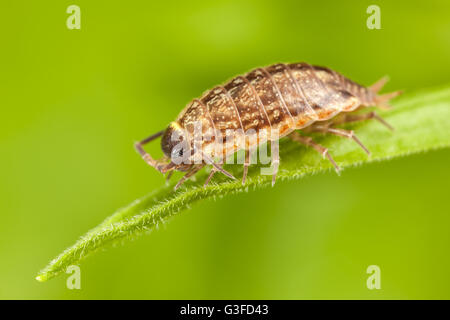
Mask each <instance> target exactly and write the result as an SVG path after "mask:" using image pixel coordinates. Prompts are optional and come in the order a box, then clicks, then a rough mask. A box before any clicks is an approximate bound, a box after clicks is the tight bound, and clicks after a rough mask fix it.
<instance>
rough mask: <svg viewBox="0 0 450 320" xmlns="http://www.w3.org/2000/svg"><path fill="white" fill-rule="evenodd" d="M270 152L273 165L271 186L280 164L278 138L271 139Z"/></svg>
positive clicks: (273, 183)
mask: <svg viewBox="0 0 450 320" xmlns="http://www.w3.org/2000/svg"><path fill="white" fill-rule="evenodd" d="M270 154H271V156H272V166H273V174H272V187H273V186H274V185H275V180H276V178H277V173H278V167H279V166H280V154H279V145H278V140H277V141H275V142H274V141H272V142H271V143H270Z"/></svg>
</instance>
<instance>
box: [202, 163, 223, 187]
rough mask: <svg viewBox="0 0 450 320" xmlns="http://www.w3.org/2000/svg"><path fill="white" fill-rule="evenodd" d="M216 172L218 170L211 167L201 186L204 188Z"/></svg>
mask: <svg viewBox="0 0 450 320" xmlns="http://www.w3.org/2000/svg"><path fill="white" fill-rule="evenodd" d="M219 164H222V163H219ZM217 171H219V170H217V169H216V167H214V166H213V167H212V168H211V172H210V173H209V176H208V178H206V180H205V183H204V184H203V186H204V187H206V186H207V185H208V184H209V182H210V181H211V179H212V177H213V176H214V174H215V173H216V172H217Z"/></svg>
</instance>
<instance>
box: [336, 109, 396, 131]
mask: <svg viewBox="0 0 450 320" xmlns="http://www.w3.org/2000/svg"><path fill="white" fill-rule="evenodd" d="M369 119H375V120H377V121H378V122H380V123H381V124H382V125H384V126H386V127H387V128H388V129H389V130H392V131H394V128H393V127H392V126H391V125H390V124H389V123H387V122H386V120H384V119H383V118H382V117H380V116H379V115H378V114H377V113H376V112H375V111H372V112H369V113H364V114H345V115H344V116H343V117H341V118H337V119H335V120H333V121H331V122H330V123H329V126H334V125H338V124H343V123H349V122H358V121H364V120H369Z"/></svg>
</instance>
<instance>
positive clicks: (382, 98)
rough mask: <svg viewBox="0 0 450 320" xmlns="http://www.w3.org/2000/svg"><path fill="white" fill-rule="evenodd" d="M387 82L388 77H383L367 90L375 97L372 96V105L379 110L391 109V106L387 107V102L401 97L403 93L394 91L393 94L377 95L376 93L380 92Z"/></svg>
mask: <svg viewBox="0 0 450 320" xmlns="http://www.w3.org/2000/svg"><path fill="white" fill-rule="evenodd" d="M388 81H389V77H388V76H384V77H383V78H381V79H380V80H378V81H377V82H375V83H374V84H373V85H371V86H370V87H369V90H370V91H371V92H372V93H373V94H374V95H375V96H374V104H375V105H376V106H378V107H379V108H381V109H385V110H388V109H391V108H392V106H391V105H389V100H391V99H393V98H395V97H397V96H399V95H401V94H402V93H403V91H401V90H399V91H394V92H389V93H385V94H382V95H378V92H380V91H381V89H382V88H383V87H384V85H385V84H386V83H387V82H388Z"/></svg>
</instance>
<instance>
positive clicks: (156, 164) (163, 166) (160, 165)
mask: <svg viewBox="0 0 450 320" xmlns="http://www.w3.org/2000/svg"><path fill="white" fill-rule="evenodd" d="M163 134H164V130H161V131H159V132H157V133H155V134H153V135H151V136H149V137H147V138H145V139H144V140H141V141H139V142H136V143H135V144H134V147H135V149H136V151H137V152H138V153H139V154H140V155H141V157H142V159H144V161H145V162H147V163H148V164H149V165H150V166H152V167H153V168H155V169H156V170H158V171H159V172H161V173H166V172H167V171H169V170H171V169H173V168H174V167H175V164H174V163H172V162H170V163H168V164H167V163H165V162H161V161H158V160H155V159H153V158H152V156H151V155H150V154H149V153H147V152H146V151H145V150H144V148H143V146H144V145H145V144H147V143H149V142H151V141H153V140H155V139H156V138H159V137H160V136H162V135H163Z"/></svg>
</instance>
